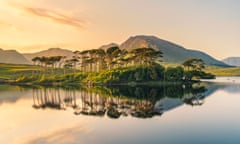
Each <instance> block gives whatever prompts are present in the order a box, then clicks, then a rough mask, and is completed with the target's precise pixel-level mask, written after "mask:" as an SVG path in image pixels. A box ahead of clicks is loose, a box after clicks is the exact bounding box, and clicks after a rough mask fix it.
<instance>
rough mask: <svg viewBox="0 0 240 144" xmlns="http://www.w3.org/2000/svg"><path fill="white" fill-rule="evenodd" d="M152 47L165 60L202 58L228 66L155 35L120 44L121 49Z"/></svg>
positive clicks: (179, 60) (208, 61) (142, 36)
mask: <svg viewBox="0 0 240 144" xmlns="http://www.w3.org/2000/svg"><path fill="white" fill-rule="evenodd" d="M142 47H151V48H154V49H156V50H160V51H161V52H163V58H162V60H163V61H164V62H173V63H182V62H184V61H185V60H186V59H189V58H201V59H202V60H204V62H205V63H206V64H208V65H216V66H227V65H226V64H225V63H223V62H221V61H218V60H216V59H214V58H213V57H211V56H210V55H208V54H206V53H204V52H201V51H196V50H190V49H186V48H184V47H182V46H180V45H177V44H174V43H172V42H169V41H166V40H162V39H160V38H157V37H155V36H145V35H140V36H134V37H130V38H129V39H128V40H126V41H125V42H123V43H122V44H121V45H120V48H121V49H126V50H131V49H135V48H142Z"/></svg>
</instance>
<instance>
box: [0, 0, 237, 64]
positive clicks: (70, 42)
mask: <svg viewBox="0 0 240 144" xmlns="http://www.w3.org/2000/svg"><path fill="white" fill-rule="evenodd" d="M239 5H240V1H238V0H211V1H209V0H181V1H179V0H167V1H166V0H24V1H23V0H0V48H2V49H16V50H18V51H20V52H36V51H39V50H45V49H48V48H50V47H61V48H66V49H71V50H83V49H91V48H98V47H100V46H101V45H104V44H108V43H111V42H115V43H118V44H120V43H122V42H123V41H125V40H126V39H127V38H128V37H130V36H134V35H155V36H157V37H159V38H162V39H165V40H169V41H172V42H175V43H177V44H179V45H182V46H184V47H186V48H188V49H195V50H201V51H204V52H206V53H208V54H210V55H212V56H214V57H216V58H218V59H223V58H225V57H228V56H240V49H239V48H240V43H239V40H238V39H239V35H240V19H239V13H240V9H239V8H238V6H239Z"/></svg>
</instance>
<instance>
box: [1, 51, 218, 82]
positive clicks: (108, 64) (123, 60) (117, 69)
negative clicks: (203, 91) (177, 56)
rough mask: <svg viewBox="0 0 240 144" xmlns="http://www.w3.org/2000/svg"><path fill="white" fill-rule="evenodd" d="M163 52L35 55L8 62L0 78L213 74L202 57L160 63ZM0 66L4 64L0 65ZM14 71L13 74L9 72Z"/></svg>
mask: <svg viewBox="0 0 240 144" xmlns="http://www.w3.org/2000/svg"><path fill="white" fill-rule="evenodd" d="M161 57H162V52H160V51H157V50H155V49H153V48H138V49H133V50H131V51H126V50H121V49H120V48H119V47H110V48H108V49H107V50H106V51H104V50H102V49H92V50H85V51H81V52H80V51H76V52H74V56H73V57H72V58H67V57H64V56H52V57H44V56H43V57H35V58H33V59H32V61H33V63H34V66H30V65H20V66H14V65H8V66H5V68H2V69H1V71H0V73H4V74H2V75H1V77H0V79H4V80H8V81H9V82H15V83H24V84H26V83H29V84H63V83H82V84H88V85H94V84H128V83H145V82H156V81H162V82H181V81H183V80H184V81H192V79H198V78H214V76H213V75H211V74H208V73H205V72H204V71H203V69H204V68H205V64H204V62H203V61H202V60H201V59H194V58H193V59H188V60H186V61H185V62H184V63H183V64H182V65H183V66H177V67H167V68H165V67H163V66H162V65H160V64H159V63H161V60H160V58H161ZM2 67H4V66H3V65H2ZM11 72H13V73H14V74H12V75H10V73H11Z"/></svg>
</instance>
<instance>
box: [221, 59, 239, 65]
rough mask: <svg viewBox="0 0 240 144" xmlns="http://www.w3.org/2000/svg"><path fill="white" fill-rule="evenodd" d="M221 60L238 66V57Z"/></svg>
mask: <svg viewBox="0 0 240 144" xmlns="http://www.w3.org/2000/svg"><path fill="white" fill-rule="evenodd" d="M222 61H223V62H224V63H226V64H228V65H231V66H240V57H228V58H226V59H224V60H222Z"/></svg>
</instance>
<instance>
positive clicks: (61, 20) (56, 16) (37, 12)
mask: <svg viewBox="0 0 240 144" xmlns="http://www.w3.org/2000/svg"><path fill="white" fill-rule="evenodd" d="M10 5H12V6H14V7H16V8H18V9H21V10H23V11H25V12H27V13H28V14H31V15H33V16H37V17H42V18H45V19H49V20H51V21H53V22H55V23H58V24H63V25H69V26H72V27H75V28H83V26H84V24H85V22H84V21H83V20H81V19H79V18H77V17H75V16H68V15H65V14H62V13H59V12H56V11H53V10H48V9H43V8H34V7H30V6H25V5H21V4H16V3H10Z"/></svg>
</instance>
